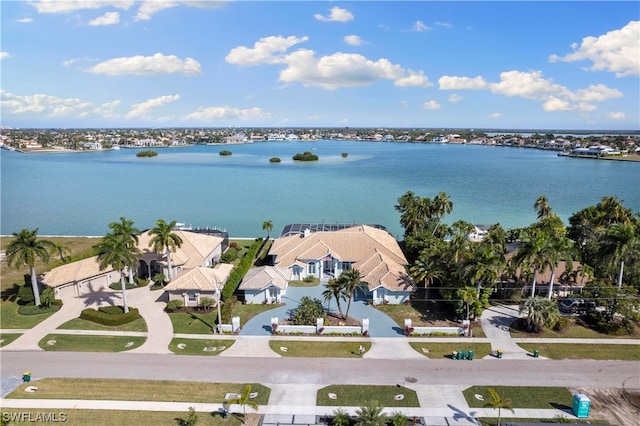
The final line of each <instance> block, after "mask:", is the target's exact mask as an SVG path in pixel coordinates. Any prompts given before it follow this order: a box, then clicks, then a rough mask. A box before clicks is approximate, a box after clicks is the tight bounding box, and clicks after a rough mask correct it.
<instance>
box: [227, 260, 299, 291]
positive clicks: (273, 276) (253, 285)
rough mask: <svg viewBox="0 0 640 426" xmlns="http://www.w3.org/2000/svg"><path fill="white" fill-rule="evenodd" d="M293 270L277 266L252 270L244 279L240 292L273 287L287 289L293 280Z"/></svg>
mask: <svg viewBox="0 0 640 426" xmlns="http://www.w3.org/2000/svg"><path fill="white" fill-rule="evenodd" d="M291 273H292V271H291V269H288V268H280V267H277V266H259V267H256V268H251V269H250V270H249V272H247V275H245V276H244V278H243V279H242V283H241V284H240V287H238V288H239V289H240V290H262V289H265V288H268V287H271V286H274V287H278V288H279V289H285V288H286V287H287V282H289V280H290V279H291Z"/></svg>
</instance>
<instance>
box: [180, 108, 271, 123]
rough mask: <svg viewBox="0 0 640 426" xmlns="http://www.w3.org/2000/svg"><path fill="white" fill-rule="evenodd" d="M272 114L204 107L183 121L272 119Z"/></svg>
mask: <svg viewBox="0 0 640 426" xmlns="http://www.w3.org/2000/svg"><path fill="white" fill-rule="evenodd" d="M270 118H271V114H269V113H268V112H264V111H262V109H260V108H257V107H254V108H248V109H239V108H231V107H229V106H221V107H204V108H198V110H196V111H194V112H192V113H190V114H187V115H186V116H184V117H183V120H203V121H209V120H230V119H231V120H252V119H270Z"/></svg>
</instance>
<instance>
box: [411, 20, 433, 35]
mask: <svg viewBox="0 0 640 426" xmlns="http://www.w3.org/2000/svg"><path fill="white" fill-rule="evenodd" d="M411 29H412V30H413V31H416V32H419V33H421V32H424V31H429V30H431V27H429V26H428V25H426V24H425V23H424V22H422V21H416V22H415V23H414V24H413V27H411Z"/></svg>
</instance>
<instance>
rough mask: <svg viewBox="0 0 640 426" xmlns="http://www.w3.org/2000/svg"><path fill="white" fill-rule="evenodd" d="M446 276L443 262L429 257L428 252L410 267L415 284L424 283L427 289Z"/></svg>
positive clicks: (424, 252) (410, 274)
mask: <svg viewBox="0 0 640 426" xmlns="http://www.w3.org/2000/svg"><path fill="white" fill-rule="evenodd" d="M444 275H445V274H444V269H443V265H442V262H439V261H437V260H436V259H435V258H433V257H431V256H428V253H427V252H426V251H423V252H422V253H421V255H420V257H419V258H418V259H416V261H415V262H413V265H411V266H410V267H409V276H410V277H411V279H412V280H413V281H414V282H421V281H422V282H423V283H424V287H425V288H427V289H428V288H429V287H430V286H431V285H433V282H434V281H435V280H442V279H443V278H444Z"/></svg>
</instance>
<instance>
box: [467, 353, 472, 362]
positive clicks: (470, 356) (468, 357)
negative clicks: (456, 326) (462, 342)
mask: <svg viewBox="0 0 640 426" xmlns="http://www.w3.org/2000/svg"><path fill="white" fill-rule="evenodd" d="M467 359H468V360H469V361H473V351H469V355H468V356H467Z"/></svg>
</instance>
